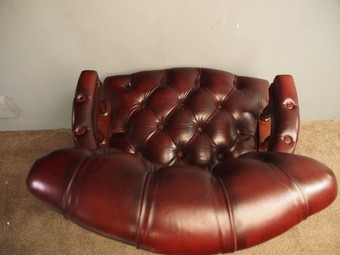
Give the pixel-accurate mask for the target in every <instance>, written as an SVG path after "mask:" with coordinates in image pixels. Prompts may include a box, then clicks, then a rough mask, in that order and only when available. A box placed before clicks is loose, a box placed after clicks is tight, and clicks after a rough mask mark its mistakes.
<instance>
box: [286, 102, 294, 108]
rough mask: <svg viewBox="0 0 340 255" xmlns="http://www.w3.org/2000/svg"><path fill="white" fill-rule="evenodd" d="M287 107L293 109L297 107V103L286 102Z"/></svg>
mask: <svg viewBox="0 0 340 255" xmlns="http://www.w3.org/2000/svg"><path fill="white" fill-rule="evenodd" d="M286 107H287V109H289V110H292V109H293V108H294V107H295V105H294V104H293V103H292V102H288V103H286Z"/></svg>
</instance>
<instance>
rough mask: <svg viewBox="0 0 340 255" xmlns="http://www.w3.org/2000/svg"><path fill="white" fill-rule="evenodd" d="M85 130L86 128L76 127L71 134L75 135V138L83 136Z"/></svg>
mask: <svg viewBox="0 0 340 255" xmlns="http://www.w3.org/2000/svg"><path fill="white" fill-rule="evenodd" d="M86 130H87V128H86V127H79V126H78V127H76V128H75V129H74V131H73V133H74V134H75V135H76V136H80V135H83V134H85V132H86Z"/></svg>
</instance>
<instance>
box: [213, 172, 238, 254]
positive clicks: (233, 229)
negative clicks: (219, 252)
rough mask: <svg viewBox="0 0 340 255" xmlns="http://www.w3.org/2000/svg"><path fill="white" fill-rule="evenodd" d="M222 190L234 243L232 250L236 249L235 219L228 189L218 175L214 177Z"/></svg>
mask: <svg viewBox="0 0 340 255" xmlns="http://www.w3.org/2000/svg"><path fill="white" fill-rule="evenodd" d="M216 178H217V180H218V182H219V184H220V186H221V188H222V190H223V194H224V199H225V203H226V205H227V211H228V215H229V222H230V228H231V234H232V238H233V243H234V247H233V251H236V250H237V236H236V228H235V221H234V217H233V212H232V209H231V207H232V206H231V202H230V198H229V195H228V191H227V188H226V186H225V185H224V183H223V182H222V180H221V178H220V177H219V176H217V177H216Z"/></svg>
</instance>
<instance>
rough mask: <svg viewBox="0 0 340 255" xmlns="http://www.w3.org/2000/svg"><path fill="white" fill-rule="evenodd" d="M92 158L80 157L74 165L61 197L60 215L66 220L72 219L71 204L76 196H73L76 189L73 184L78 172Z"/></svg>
mask: <svg viewBox="0 0 340 255" xmlns="http://www.w3.org/2000/svg"><path fill="white" fill-rule="evenodd" d="M93 157H94V155H92V156H91V157H90V158H88V156H82V157H81V159H80V161H79V163H78V164H77V165H76V167H74V171H73V174H72V176H71V179H70V181H69V183H68V185H67V188H66V190H65V192H64V194H63V197H62V205H63V211H62V213H63V215H64V217H65V218H66V219H70V218H71V217H72V212H71V206H72V202H73V201H74V199H75V196H76V195H77V194H74V191H75V189H76V188H77V187H75V182H76V179H77V177H78V178H79V172H80V171H81V169H83V168H84V165H86V164H88V163H89V162H90V160H91V159H92V158H93Z"/></svg>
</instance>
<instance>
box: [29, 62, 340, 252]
mask: <svg viewBox="0 0 340 255" xmlns="http://www.w3.org/2000/svg"><path fill="white" fill-rule="evenodd" d="M72 130H73V134H74V141H75V147H74V148H69V149H61V150H58V151H54V152H52V153H51V154H49V155H47V156H46V157H44V158H42V159H39V160H37V162H36V163H35V164H34V166H33V167H32V169H31V171H30V173H29V176H28V178H27V185H28V188H29V190H30V191H31V192H32V193H33V194H34V195H35V196H36V197H38V198H40V199H41V200H43V201H45V202H47V203H48V204H50V205H52V206H53V207H54V208H55V209H56V210H57V211H59V212H61V213H62V214H63V215H64V216H65V217H66V218H68V219H71V220H72V221H74V222H75V223H77V224H79V225H81V226H83V227H85V228H87V229H90V230H93V231H95V232H97V233H99V234H102V235H104V236H107V237H110V238H113V239H116V240H119V241H122V242H125V243H127V244H131V245H135V246H137V247H138V248H142V249H146V250H149V251H153V252H158V253H167V254H170V253H173V254H211V253H224V252H232V251H235V250H238V249H244V248H247V247H251V246H254V245H256V244H259V243H262V242H264V241H266V240H268V239H271V238H273V237H275V236H277V235H279V234H281V233H283V232H285V231H286V230H288V229H289V228H291V227H292V226H294V225H296V224H297V223H299V222H300V221H302V220H303V219H305V218H307V217H308V216H310V215H312V214H314V213H316V212H318V211H320V210H321V209H323V208H325V207H327V206H328V205H329V204H331V203H332V201H333V200H334V199H335V197H336V194H337V186H336V180H335V177H334V174H333V173H332V171H331V170H330V169H328V168H327V167H326V166H325V165H323V164H322V163H320V162H317V161H316V160H313V159H310V158H307V157H304V156H299V155H294V154H293V151H294V149H295V146H296V142H297V139H298V130H299V106H298V99H297V95H296V90H295V86H294V81H293V78H292V77H291V76H289V75H278V76H277V77H276V78H275V80H274V82H273V83H272V84H271V86H270V85H269V83H268V82H267V81H265V80H262V79H256V78H249V77H242V76H235V75H233V74H231V73H228V72H224V71H219V70H212V69H203V68H202V69H201V68H175V69H168V70H159V71H144V72H139V73H134V74H131V75H118V76H112V77H108V78H106V79H105V81H104V83H103V84H102V83H101V81H100V80H99V78H98V75H97V73H96V72H95V71H83V72H82V73H81V75H80V78H79V82H78V86H77V89H76V93H75V98H74V105H73V127H72ZM42 231H44V230H43V229H42Z"/></svg>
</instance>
